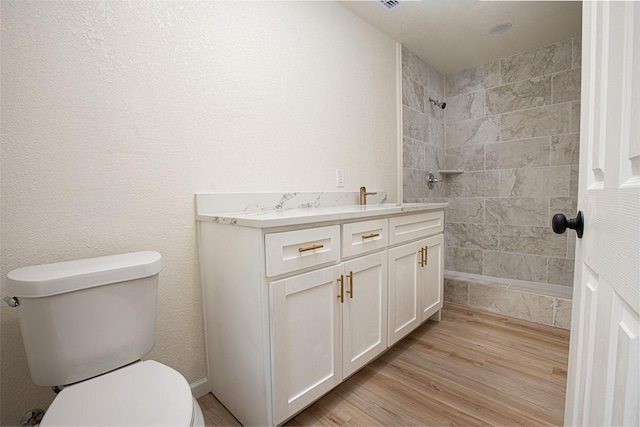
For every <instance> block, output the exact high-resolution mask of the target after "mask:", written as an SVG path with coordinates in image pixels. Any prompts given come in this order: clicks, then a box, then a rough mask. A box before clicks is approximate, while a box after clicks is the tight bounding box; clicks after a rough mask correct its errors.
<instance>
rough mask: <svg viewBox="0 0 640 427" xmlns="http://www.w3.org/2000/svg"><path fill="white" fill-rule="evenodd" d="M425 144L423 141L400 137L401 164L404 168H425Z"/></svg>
mask: <svg viewBox="0 0 640 427" xmlns="http://www.w3.org/2000/svg"><path fill="white" fill-rule="evenodd" d="M425 145H426V144H425V143H424V142H422V141H417V140H415V139H411V138H409V137H407V136H405V137H404V138H402V165H403V166H404V167H405V168H410V169H422V170H426V163H425V158H424V155H425Z"/></svg>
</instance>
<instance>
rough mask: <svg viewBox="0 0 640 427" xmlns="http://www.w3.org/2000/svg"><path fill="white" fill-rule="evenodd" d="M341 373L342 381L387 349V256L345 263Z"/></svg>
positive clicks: (383, 253)
mask: <svg viewBox="0 0 640 427" xmlns="http://www.w3.org/2000/svg"><path fill="white" fill-rule="evenodd" d="M343 266H344V270H343V271H344V277H345V279H344V287H345V295H344V296H345V298H344V303H343V304H342V308H343V311H342V336H343V340H342V352H343V358H342V361H343V363H342V374H343V377H344V378H346V377H348V376H349V375H351V374H353V373H354V372H355V371H357V370H358V369H360V368H362V367H363V366H364V365H366V364H367V363H369V362H370V361H371V360H372V359H373V358H375V357H376V356H377V355H379V354H380V353H382V352H383V351H384V350H385V349H386V348H387V253H386V251H385V252H378V253H376V254H373V255H368V256H364V257H361V258H356V259H354V260H351V261H348V262H345V263H344V264H343Z"/></svg>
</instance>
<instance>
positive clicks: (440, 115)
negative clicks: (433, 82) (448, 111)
mask: <svg viewBox="0 0 640 427" xmlns="http://www.w3.org/2000/svg"><path fill="white" fill-rule="evenodd" d="M432 99H433V100H434V101H435V102H443V101H444V97H442V96H440V95H438V94H437V93H435V92H434V91H432V90H430V89H427V90H425V94H424V112H425V114H426V115H427V116H429V117H433V118H434V119H437V120H440V121H442V122H443V121H444V116H445V112H444V110H443V109H442V107H438V106H437V105H435V104H434V103H432V102H431V100H432Z"/></svg>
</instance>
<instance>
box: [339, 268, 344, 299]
mask: <svg viewBox="0 0 640 427" xmlns="http://www.w3.org/2000/svg"><path fill="white" fill-rule="evenodd" d="M338 283H340V293H339V294H338V299H339V300H340V303H341V304H344V275H342V274H341V275H340V277H338Z"/></svg>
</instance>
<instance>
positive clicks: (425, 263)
mask: <svg viewBox="0 0 640 427" xmlns="http://www.w3.org/2000/svg"><path fill="white" fill-rule="evenodd" d="M428 257H429V246H425V247H424V265H427V264H428V259H429V258H428Z"/></svg>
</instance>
